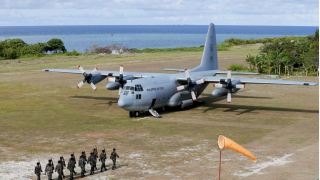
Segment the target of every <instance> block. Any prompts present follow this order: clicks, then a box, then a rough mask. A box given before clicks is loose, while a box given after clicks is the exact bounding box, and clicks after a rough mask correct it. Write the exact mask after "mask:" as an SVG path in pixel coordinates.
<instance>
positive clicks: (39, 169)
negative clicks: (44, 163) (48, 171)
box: [34, 161, 42, 180]
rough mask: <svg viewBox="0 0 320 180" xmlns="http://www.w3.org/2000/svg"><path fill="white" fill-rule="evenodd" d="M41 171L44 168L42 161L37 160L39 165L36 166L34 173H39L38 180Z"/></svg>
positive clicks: (38, 179)
mask: <svg viewBox="0 0 320 180" xmlns="http://www.w3.org/2000/svg"><path fill="white" fill-rule="evenodd" d="M41 172H42V168H41V165H40V161H39V162H37V166H36V167H35V168H34V174H36V175H37V180H40V175H41Z"/></svg>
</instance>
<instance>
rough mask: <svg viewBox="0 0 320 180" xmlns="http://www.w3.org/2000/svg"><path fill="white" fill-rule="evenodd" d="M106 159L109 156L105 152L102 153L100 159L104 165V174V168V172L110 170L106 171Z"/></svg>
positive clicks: (102, 166) (102, 165)
mask: <svg viewBox="0 0 320 180" xmlns="http://www.w3.org/2000/svg"><path fill="white" fill-rule="evenodd" d="M106 159H107V155H106V153H105V152H104V150H103V151H102V153H101V154H100V158H99V161H101V163H102V164H101V170H100V172H102V168H104V170H108V169H106Z"/></svg>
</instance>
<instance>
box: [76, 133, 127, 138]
mask: <svg viewBox="0 0 320 180" xmlns="http://www.w3.org/2000/svg"><path fill="white" fill-rule="evenodd" d="M122 135H123V133H102V132H88V133H84V134H82V135H81V136H82V137H88V138H105V137H112V136H122Z"/></svg>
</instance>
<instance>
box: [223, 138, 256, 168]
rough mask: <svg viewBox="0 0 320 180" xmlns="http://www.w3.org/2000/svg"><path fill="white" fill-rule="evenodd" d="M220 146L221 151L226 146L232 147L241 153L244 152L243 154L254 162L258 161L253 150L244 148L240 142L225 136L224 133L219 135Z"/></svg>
mask: <svg viewBox="0 0 320 180" xmlns="http://www.w3.org/2000/svg"><path fill="white" fill-rule="evenodd" d="M218 146H219V149H220V151H222V150H223V149H224V148H230V149H233V150H235V151H237V152H239V153H242V154H243V155H246V156H248V157H249V158H251V159H252V160H253V162H256V158H255V157H254V155H253V154H252V153H251V152H249V151H248V150H246V149H245V148H243V147H242V146H240V145H239V144H237V143H236V142H234V141H232V140H231V139H229V138H227V137H225V136H222V135H219V136H218Z"/></svg>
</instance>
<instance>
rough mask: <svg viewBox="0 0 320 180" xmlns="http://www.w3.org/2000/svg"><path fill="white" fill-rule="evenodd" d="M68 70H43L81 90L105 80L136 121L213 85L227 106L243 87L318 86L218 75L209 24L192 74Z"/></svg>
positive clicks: (213, 34) (188, 101)
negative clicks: (76, 78)
mask: <svg viewBox="0 0 320 180" xmlns="http://www.w3.org/2000/svg"><path fill="white" fill-rule="evenodd" d="M78 68H79V70H80V71H79V70H69V69H44V70H43V71H48V72H64V73H76V74H80V73H81V74H83V76H84V80H83V81H81V82H80V83H79V84H78V86H77V87H78V88H80V87H81V86H82V85H83V84H84V83H85V82H87V83H88V84H90V85H91V87H92V88H93V90H96V89H97V88H96V86H95V84H97V83H99V82H100V81H102V80H104V79H105V78H107V77H110V76H111V77H113V78H107V80H108V81H109V82H111V83H109V84H107V86H106V88H107V89H109V90H118V89H119V100H118V106H119V107H121V108H123V109H125V110H127V111H129V112H130V113H129V115H130V117H138V116H139V114H140V113H141V112H144V111H149V112H150V113H151V114H152V115H153V116H155V117H157V118H159V117H161V116H160V115H159V114H158V113H157V112H156V111H155V110H154V109H156V108H161V107H165V106H169V107H175V106H181V108H186V107H189V106H192V104H193V102H194V101H196V100H197V97H198V96H199V95H201V93H202V92H203V91H204V89H205V88H206V87H207V86H208V85H209V83H217V84H213V86H214V87H215V88H216V89H215V90H213V91H212V95H213V96H225V95H227V101H228V103H230V102H231V94H232V93H235V92H237V91H239V90H240V89H242V88H245V84H286V85H307V86H310V85H312V86H314V85H317V84H318V83H311V82H298V81H279V80H266V79H252V78H231V74H242V75H245V74H259V73H246V72H231V71H230V70H228V71H220V70H219V69H218V57H217V44H216V31H215V26H214V24H212V23H210V25H209V29H208V34H207V39H206V43H205V48H204V51H203V55H202V60H201V64H200V65H199V66H198V67H196V68H194V69H191V70H187V69H163V70H169V71H180V72H183V71H184V72H185V73H180V74H167V73H144V72H124V71H123V66H122V65H121V66H120V72H117V71H98V69H97V68H95V69H94V70H93V71H92V72H90V71H88V70H83V68H82V67H81V66H79V67H78ZM217 74H227V78H224V77H217V76H216V75H217Z"/></svg>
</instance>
